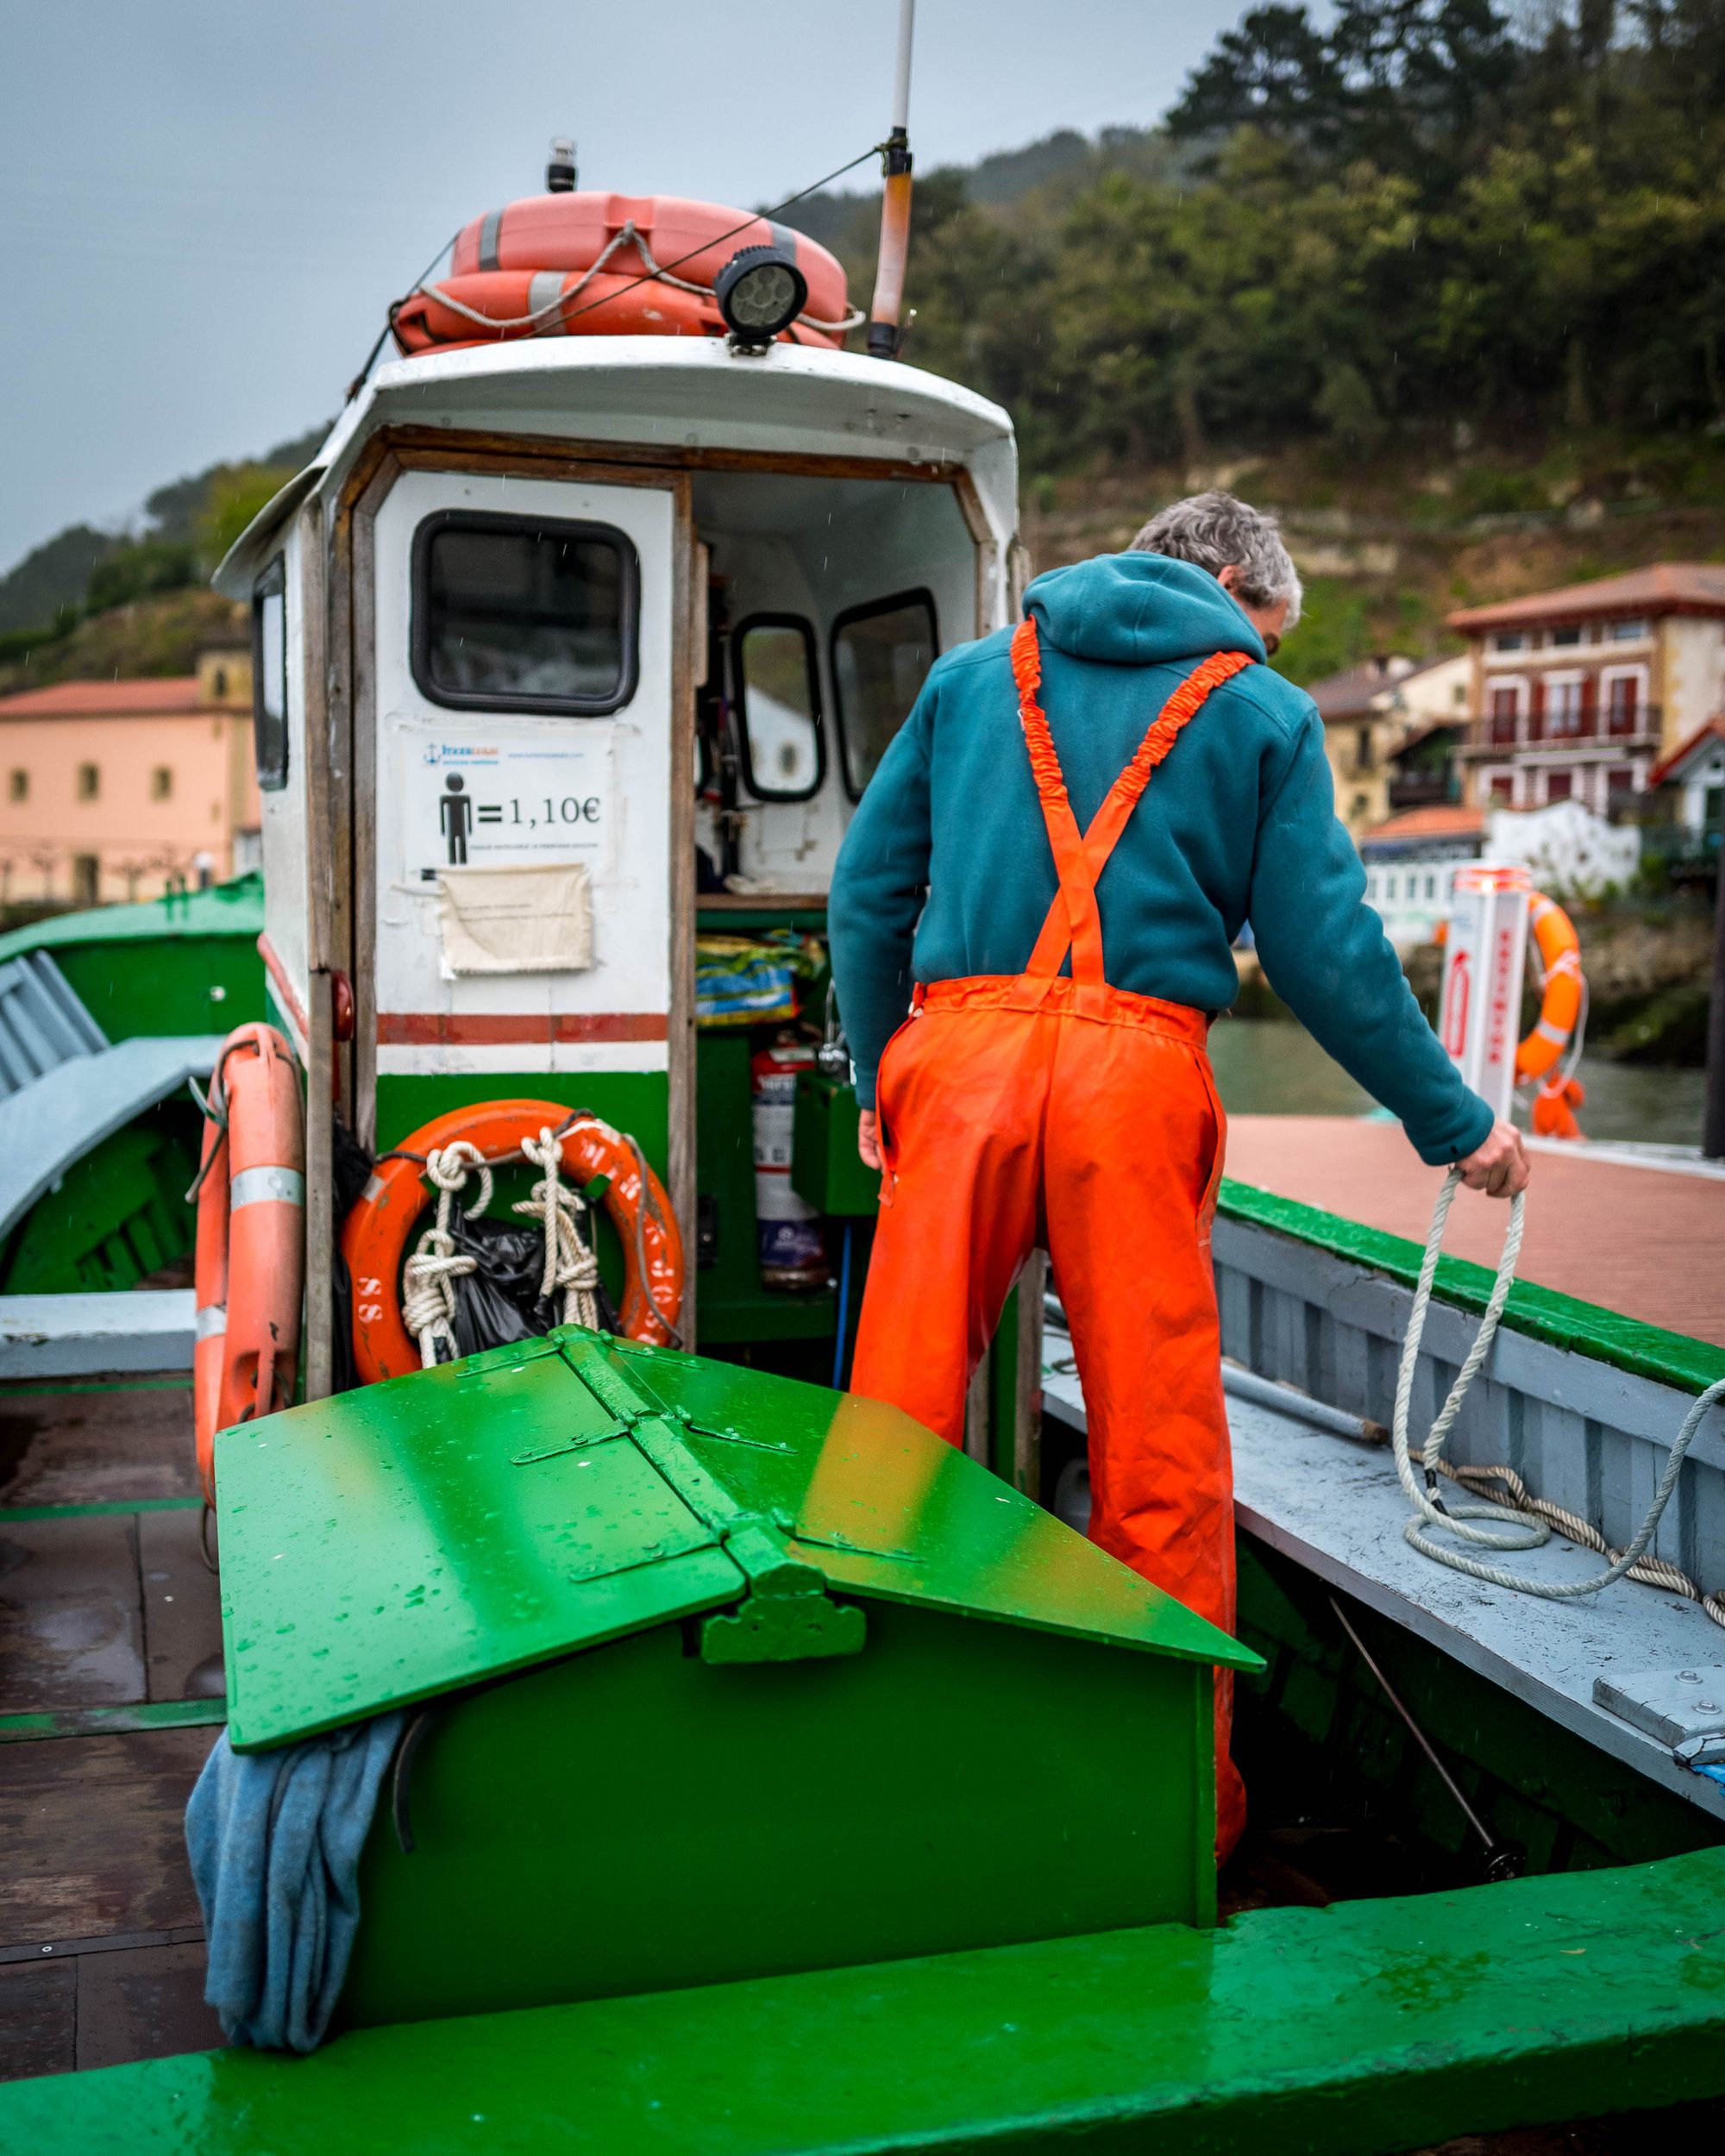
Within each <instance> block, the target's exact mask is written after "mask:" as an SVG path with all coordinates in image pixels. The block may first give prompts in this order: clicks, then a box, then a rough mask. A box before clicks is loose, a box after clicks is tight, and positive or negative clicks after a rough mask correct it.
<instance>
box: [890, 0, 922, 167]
mask: <svg viewBox="0 0 1725 2156" xmlns="http://www.w3.org/2000/svg"><path fill="white" fill-rule="evenodd" d="M915 24H916V0H899V59H898V70H897V72H896V73H895V74H894V78H893V132H894V135H908V134H909V132H910V124H911V33H912V31H913V28H915Z"/></svg>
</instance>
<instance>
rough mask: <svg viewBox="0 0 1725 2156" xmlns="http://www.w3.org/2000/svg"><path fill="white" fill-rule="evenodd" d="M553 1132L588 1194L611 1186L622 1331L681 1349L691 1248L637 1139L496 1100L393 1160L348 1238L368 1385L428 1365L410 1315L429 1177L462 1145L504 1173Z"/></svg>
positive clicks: (348, 1224)
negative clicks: (405, 1285)
mask: <svg viewBox="0 0 1725 2156" xmlns="http://www.w3.org/2000/svg"><path fill="white" fill-rule="evenodd" d="M547 1129H549V1130H550V1131H552V1133H553V1134H554V1136H555V1137H556V1138H557V1139H558V1143H559V1150H560V1155H561V1167H562V1169H563V1171H564V1172H565V1173H567V1174H568V1176H569V1179H570V1181H572V1182H574V1184H575V1185H576V1186H577V1188H581V1187H583V1186H586V1185H587V1184H590V1183H592V1182H593V1181H595V1180H596V1179H598V1178H599V1177H601V1176H603V1177H605V1178H606V1179H607V1180H606V1183H605V1194H604V1197H603V1199H602V1200H600V1202H601V1203H602V1204H603V1206H604V1207H605V1213H606V1214H607V1216H608V1217H609V1219H611V1222H612V1225H613V1226H614V1227H615V1228H616V1230H617V1232H618V1236H619V1238H621V1240H622V1244H623V1251H624V1291H623V1301H622V1306H621V1307H620V1309H619V1311H618V1324H619V1326H621V1328H622V1332H623V1334H624V1338H628V1339H631V1340H646V1341H650V1342H652V1343H654V1344H656V1345H659V1346H668V1345H670V1344H674V1334H675V1329H676V1324H677V1319H678V1318H679V1316H680V1315H681V1311H682V1303H683V1277H684V1275H683V1240H682V1237H681V1233H680V1232H679V1231H678V1227H677V1222H676V1216H675V1215H674V1213H673V1212H672V1210H671V1203H670V1200H669V1199H668V1196H667V1195H666V1193H665V1187H664V1185H663V1184H662V1182H661V1181H659V1178H658V1177H657V1176H656V1175H655V1174H654V1173H653V1170H652V1169H651V1168H649V1166H648V1165H647V1163H646V1161H645V1160H644V1159H643V1156H642V1155H641V1153H640V1150H639V1149H638V1147H637V1145H636V1144H635V1143H634V1141H633V1140H632V1139H631V1138H626V1137H624V1135H623V1133H622V1132H620V1131H614V1130H612V1127H611V1125H609V1124H608V1123H604V1122H601V1121H600V1119H599V1117H597V1116H594V1115H582V1116H578V1117H577V1118H576V1119H574V1120H573V1121H571V1119H570V1116H569V1111H568V1109H567V1108H566V1107H564V1106H562V1105H561V1103H559V1102H556V1101H551V1100H486V1101H480V1102H478V1103H476V1104H475V1105H474V1106H471V1107H466V1108H454V1109H451V1110H450V1112H449V1113H448V1114H447V1115H440V1116H437V1117H435V1118H434V1119H432V1121H430V1123H427V1124H424V1125H422V1126H421V1127H420V1128H419V1129H418V1130H417V1131H414V1132H413V1133H412V1134H411V1137H408V1138H404V1139H403V1140H402V1142H401V1144H400V1145H399V1146H398V1147H396V1148H394V1149H393V1150H392V1151H390V1152H388V1153H386V1154H385V1155H383V1156H381V1157H380V1159H379V1161H378V1163H377V1166H376V1168H375V1169H373V1174H372V1178H371V1181H369V1182H368V1183H367V1185H366V1188H365V1190H364V1192H363V1194H361V1197H360V1199H359V1200H358V1202H357V1203H356V1204H355V1205H354V1208H353V1210H352V1211H351V1212H350V1213H348V1218H347V1219H346V1221H345V1222H344V1223H343V1225H342V1257H343V1258H344V1259H345V1260H346V1262H347V1267H348V1278H349V1280H350V1281H351V1282H353V1294H354V1367H355V1368H356V1369H357V1370H358V1373H359V1375H360V1377H361V1380H362V1381H363V1382H365V1383H367V1384H368V1385H369V1384H375V1383H376V1382H378V1381H379V1380H380V1379H381V1378H386V1377H400V1376H405V1374H406V1373H407V1372H408V1371H409V1370H417V1369H419V1368H420V1367H421V1363H422V1357H421V1355H420V1351H419V1348H418V1346H417V1344H416V1343H415V1341H414V1338H413V1336H412V1335H411V1333H410V1332H409V1331H408V1329H407V1326H406V1324H405V1320H404V1319H403V1316H402V1310H401V1275H402V1268H403V1265H404V1263H405V1259H406V1257H407V1246H408V1242H409V1239H410V1238H411V1236H412V1234H413V1232H414V1230H415V1228H416V1227H417V1225H419V1222H420V1220H421V1219H422V1218H423V1214H424V1213H425V1209H426V1203H427V1198H426V1191H425V1187H424V1184H423V1181H422V1180H421V1169H422V1167H423V1163H424V1161H425V1159H426V1158H427V1156H429V1155H430V1154H431V1153H433V1152H435V1151H442V1150H447V1149H448V1148H449V1147H450V1146H452V1145H455V1144H457V1143H464V1144H467V1145H470V1146H472V1147H474V1149H475V1150H476V1151H477V1152H478V1154H479V1155H480V1158H481V1159H483V1160H484V1161H486V1162H487V1163H491V1164H492V1165H493V1166H495V1165H498V1164H499V1163H503V1162H505V1161H511V1160H517V1159H519V1158H521V1157H522V1154H521V1143H522V1140H523V1139H524V1138H526V1139H529V1140H536V1139H537V1138H538V1136H539V1134H540V1132H541V1131H544V1130H547Z"/></svg>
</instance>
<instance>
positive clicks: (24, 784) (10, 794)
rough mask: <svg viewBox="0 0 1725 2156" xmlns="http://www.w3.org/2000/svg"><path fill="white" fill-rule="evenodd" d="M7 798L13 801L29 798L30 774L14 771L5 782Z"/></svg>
mask: <svg viewBox="0 0 1725 2156" xmlns="http://www.w3.org/2000/svg"><path fill="white" fill-rule="evenodd" d="M6 793H7V798H8V799H10V800H14V801H28V799H29V798H30V774H29V773H28V771H15V772H13V774H11V777H10V778H9V780H7V783H6Z"/></svg>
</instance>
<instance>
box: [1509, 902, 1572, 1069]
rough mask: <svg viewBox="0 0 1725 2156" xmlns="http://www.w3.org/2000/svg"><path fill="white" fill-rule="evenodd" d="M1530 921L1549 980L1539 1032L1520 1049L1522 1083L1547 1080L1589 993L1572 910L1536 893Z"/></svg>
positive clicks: (1530, 904) (1542, 999)
mask: <svg viewBox="0 0 1725 2156" xmlns="http://www.w3.org/2000/svg"><path fill="white" fill-rule="evenodd" d="M1527 925H1528V926H1529V927H1530V928H1531V929H1532V930H1533V931H1534V943H1536V944H1537V946H1538V947H1539V953H1540V964H1541V965H1542V966H1543V967H1544V968H1545V969H1546V980H1545V989H1544V993H1542V995H1541V997H1540V1015H1539V1017H1538V1018H1536V1019H1535V1020H1534V1030H1533V1031H1532V1032H1531V1033H1529V1034H1528V1036H1527V1038H1526V1040H1524V1041H1523V1042H1522V1043H1521V1046H1520V1047H1519V1048H1518V1049H1517V1050H1515V1077H1516V1080H1517V1082H1518V1083H1519V1082H1521V1081H1524V1080H1527V1079H1529V1078H1543V1077H1544V1076H1545V1075H1546V1072H1547V1071H1548V1070H1550V1069H1551V1068H1552V1067H1553V1064H1554V1063H1555V1062H1557V1061H1558V1058H1559V1056H1561V1055H1562V1054H1563V1052H1564V1050H1565V1049H1566V1048H1567V1047H1568V1046H1569V1044H1570V1042H1571V1039H1572V1038H1573V1037H1574V1035H1575V1029H1576V1025H1577V1022H1578V1019H1579V1018H1580V1017H1581V1000H1582V996H1583V993H1584V984H1583V981H1582V977H1581V942H1580V938H1579V937H1578V936H1577V935H1576V932H1575V924H1574V923H1573V922H1572V921H1571V919H1570V918H1569V916H1568V914H1567V913H1565V912H1564V910H1563V908H1562V907H1561V906H1559V905H1558V903H1557V901H1556V900H1555V899H1548V898H1546V896H1545V894H1544V893H1543V892H1540V891H1530V892H1529V893H1527Z"/></svg>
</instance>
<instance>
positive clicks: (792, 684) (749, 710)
mask: <svg viewBox="0 0 1725 2156" xmlns="http://www.w3.org/2000/svg"><path fill="white" fill-rule="evenodd" d="M731 649H732V652H733V654H734V657H733V665H734V667H735V671H736V687H737V720H738V730H739V732H740V734H741V736H742V744H743V783H744V784H745V785H746V786H747V787H748V788H749V791H750V793H752V794H753V795H754V796H755V797H756V799H757V800H761V801H806V800H807V799H808V798H809V796H810V795H811V794H812V793H815V792H817V791H818V790H819V786H820V782H821V780H822V779H823V778H824V777H825V772H826V753H825V742H824V739H823V737H822V732H821V724H820V678H819V673H818V672H817V669H816V665H815V651H814V631H813V630H812V629H811V628H810V627H809V625H808V624H807V623H806V621H803V620H801V619H800V618H799V617H797V616H795V615H793V614H756V615H754V616H752V617H750V619H749V620H748V621H745V622H743V623H742V624H740V625H739V627H738V629H737V634H736V636H735V637H734V639H733V640H732V645H731Z"/></svg>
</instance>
